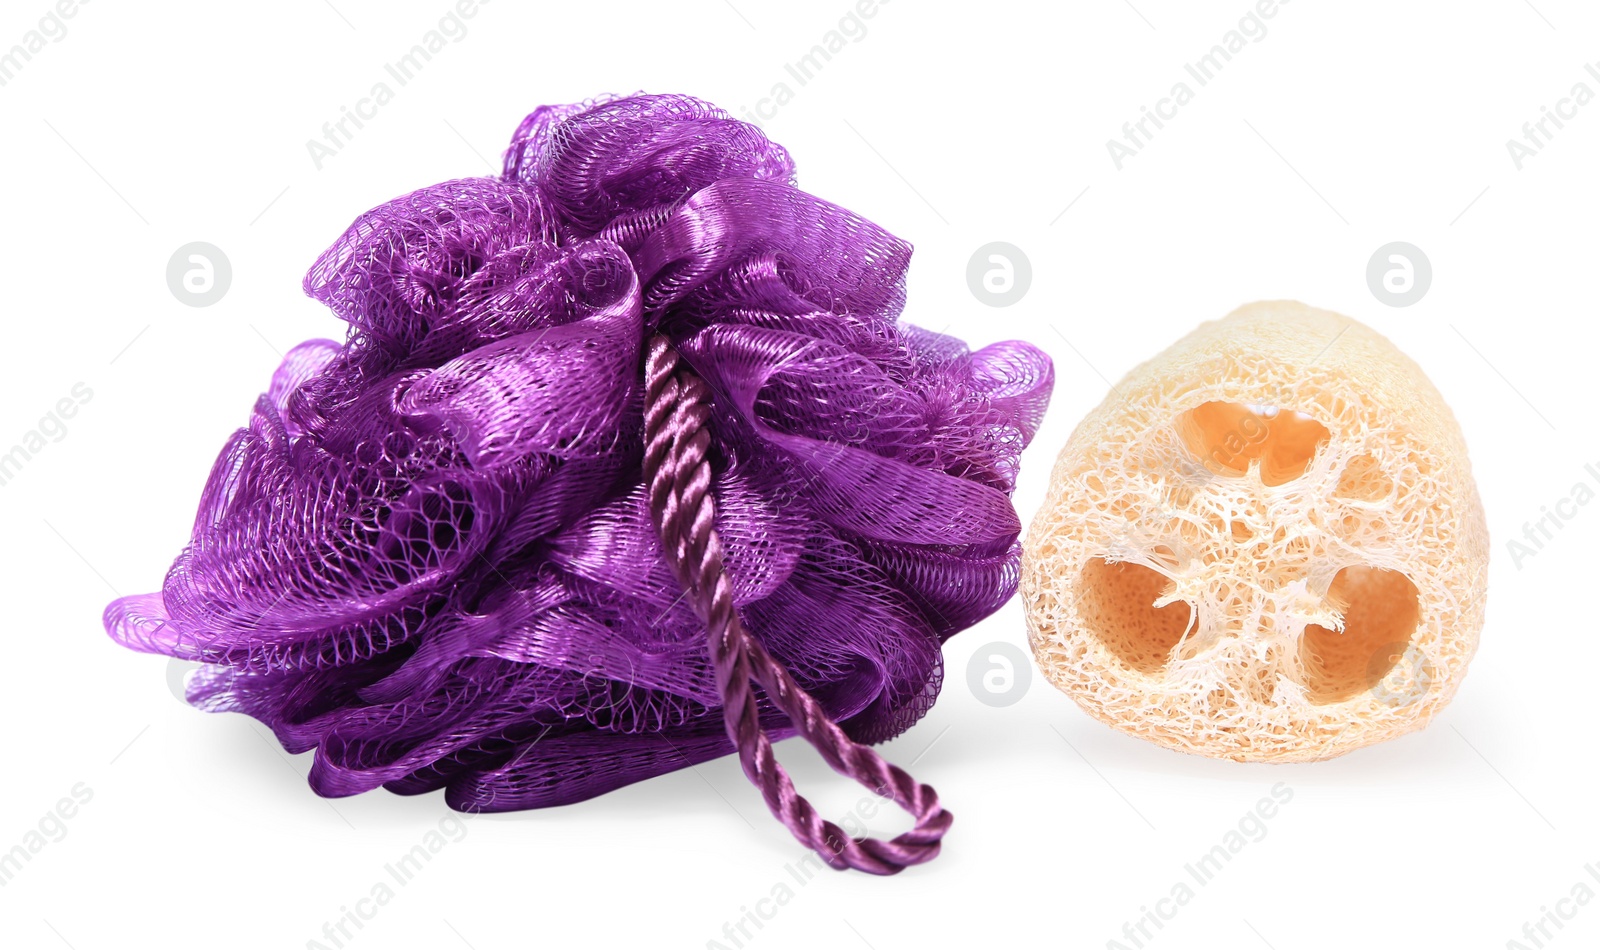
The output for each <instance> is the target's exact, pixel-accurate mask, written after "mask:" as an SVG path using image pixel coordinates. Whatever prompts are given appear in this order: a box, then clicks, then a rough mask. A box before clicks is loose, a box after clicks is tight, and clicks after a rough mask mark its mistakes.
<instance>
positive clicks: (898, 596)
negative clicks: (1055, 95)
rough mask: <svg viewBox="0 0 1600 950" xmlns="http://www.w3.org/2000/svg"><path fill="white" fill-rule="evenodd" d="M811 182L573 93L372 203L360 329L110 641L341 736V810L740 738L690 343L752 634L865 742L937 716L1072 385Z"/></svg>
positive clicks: (332, 347)
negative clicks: (676, 391) (658, 357)
mask: <svg viewBox="0 0 1600 950" xmlns="http://www.w3.org/2000/svg"><path fill="white" fill-rule="evenodd" d="M793 172H794V166H793V162H792V161H791V160H790V158H789V155H788V153H787V152H786V151H784V149H783V148H781V147H780V146H778V145H776V144H774V143H772V142H770V141H768V140H767V139H766V137H765V136H764V135H762V133H761V132H760V130H759V129H757V128H755V127H754V126H751V125H749V124H746V123H744V122H740V121H737V120H735V119H733V118H731V117H729V116H728V115H727V114H726V113H724V112H722V111H720V110H718V109H716V108H714V107H712V106H710V105H708V104H706V103H703V102H700V101H698V100H695V99H691V98H687V97H681V96H645V95H639V96H631V97H624V98H616V99H609V100H602V101H597V102H591V103H585V104H581V105H573V106H546V107H543V108H540V109H538V110H536V111H535V112H534V113H533V114H532V115H530V116H529V117H528V118H527V119H526V120H525V121H524V122H523V123H522V125H521V127H520V128H519V129H518V130H517V132H516V135H515V138H514V139H513V141H512V144H511V147H510V149H509V150H508V151H507V154H506V162H505V169H504V173H503V175H502V176H501V177H499V178H475V179H464V180H460V181H451V182H445V183H443V184H439V185H435V186H433V187H430V188H424V189H422V190H421V191H417V192H414V193H412V194H410V195H406V196H404V197H401V198H397V199H395V200H394V201H391V202H388V203H387V204H384V205H382V206H380V207H378V208H375V209H373V210H372V211H369V212H367V213H366V214H363V215H361V216H360V217H359V218H357V219H356V221H355V223H354V224H352V225H351V227H350V228H349V230H347V231H346V232H345V233H344V235H342V236H341V237H340V238H339V239H338V240H337V241H336V242H334V244H333V246H332V247H331V248H329V249H328V251H327V252H326V253H324V254H323V255H322V257H321V258H319V259H318V260H317V262H316V263H315V264H314V265H313V266H312V268H311V270H310V273H309V274H308V275H307V277H306V290H307V292H308V293H309V294H310V295H311V296H313V297H315V298H316V299H318V300H320V301H322V302H324V303H325V304H327V306H328V307H329V309H331V310H332V311H333V312H334V314H335V315H337V316H338V317H339V318H340V319H342V320H344V321H345V322H346V323H347V324H348V325H349V329H348V332H347V335H346V339H345V341H344V342H343V343H342V344H341V343H335V342H331V341H326V340H317V341H311V342H308V343H304V344H301V345H300V346H298V347H296V348H295V349H293V350H292V351H290V353H289V354H288V355H287V356H286V357H285V358H284V361H283V364H282V365H281V366H280V367H279V369H278V371H277V372H276V373H275V374H274V376H273V378H272V379H271V381H270V382H269V384H268V386H267V392H266V393H265V394H264V395H263V396H262V397H261V398H260V400H258V401H257V403H256V405H255V408H254V410H253V412H252V413H251V415H250V418H249V421H248V423H247V424H246V426H245V427H244V428H241V429H240V430H239V431H238V432H236V433H235V434H234V435H233V437H232V438H231V439H229V441H228V443H227V444H226V445H225V446H224V447H223V449H222V452H221V454H220V455H219V457H218V459H217V462H216V464H215V466H214V468H213V470H212V473H211V477H210V479H209V481H208V482H207V484H206V486H205V489H204V491H203V493H202V495H201V499H200V505H199V512H198V514H197V517H196V519H195V524H194V530H193V534H192V537H191V540H190V542H189V544H188V546H187V547H186V548H185V549H184V550H183V552H182V553H181V554H180V555H179V557H178V559H177V561H176V563H174V564H173V566H172V568H171V570H170V572H169V573H168V575H167V578H166V582H165V584H164V585H163V586H162V589H161V591H160V592H159V593H156V594H146V595H140V596H135V597H126V598H123V599H121V600H118V601H116V602H115V603H113V604H112V605H111V606H110V607H109V608H108V609H107V610H106V615H105V622H106V628H107V630H108V631H109V633H110V634H111V636H112V637H113V638H114V639H116V640H117V641H118V642H120V643H122V644H124V645H126V646H128V647H131V648H133V649H136V650H143V651H146V652H153V653H162V654H166V655H169V656H174V657H181V658H184V659H188V660H195V661H199V662H201V663H202V664H203V665H202V666H201V668H200V669H199V670H197V671H196V672H195V673H194V674H193V675H192V676H191V679H190V681H189V686H188V696H189V700H190V701H191V702H192V703H194V704H195V705H196V706H199V707H201V708H203V709H207V710H212V711H233V712H242V713H245V714H247V715H250V716H254V717H255V718H257V719H259V720H260V721H261V722H263V723H265V724H266V725H267V726H269V727H271V728H272V730H273V731H274V733H275V734H276V735H277V737H278V739H279V740H280V741H281V742H282V743H283V745H284V747H285V748H286V749H288V750H290V751H292V752H301V751H307V750H315V752H316V758H315V764H314V766H313V768H312V772H311V784H312V786H313V788H315V789H316V791H318V792H319V793H321V794H324V795H350V794H355V793H357V792H361V791H365V790H368V789H371V788H374V787H377V786H379V785H382V786H385V787H387V788H389V789H391V790H393V791H396V792H399V793H402V794H415V793H421V792H427V791H431V790H434V789H438V788H444V789H446V797H447V800H448V801H449V803H450V804H451V806H453V807H455V808H459V809H465V810H482V811H496V810H507V809H516V808H530V807H540V806H546V805H558V804H563V803H567V802H573V801H578V800H581V799H584V798H588V797H591V796H593V795H597V794H600V793H602V792H606V791H609V790H611V789H614V788H617V787H619V786H622V785H626V784H628V783H630V782H635V781H638V780H640V779H643V778H647V777H649V776H652V775H657V774H660V773H663V772H667V771H671V770H674V769H678V768H682V767H684V766H686V765H690V764H693V763H696V762H701V761H704V760H706V759H710V758H713V757H716V756H720V755H723V754H726V753H727V752H729V751H731V750H732V748H733V746H732V744H731V743H730V741H729V739H728V737H727V735H726V733H725V731H724V724H723V718H722V710H721V709H720V702H721V700H720V698H719V692H718V686H717V682H716V679H715V677H714V675H713V671H712V668H711V665H710V658H709V655H708V650H707V645H706V628H705V626H704V624H703V623H702V621H701V620H700V619H699V618H698V617H697V616H696V615H695V613H694V611H693V610H692V609H691V607H690V606H689V604H687V603H685V597H684V596H683V595H684V591H683V588H682V586H681V585H680V584H679V582H678V580H677V579H676V576H675V575H674V573H673V571H672V570H671V569H669V567H668V565H667V562H666V560H665V558H664V555H663V551H662V547H661V542H660V536H659V534H658V533H657V528H656V525H655V524H654V523H653V522H652V520H651V511H650V508H649V504H648V502H647V497H646V486H645V484H644V483H643V479H642V476H641V453H642V451H643V448H642V439H643V425H644V421H643V399H644V393H643V386H644V380H643V359H644V351H643V346H644V341H645V340H646V339H647V338H648V337H649V336H651V335H652V334H657V333H659V334H664V335H665V336H666V337H667V338H669V339H670V341H671V343H672V345H673V346H674V347H676V350H677V352H679V353H681V355H682V359H683V360H684V361H685V363H686V364H687V366H688V367H689V368H690V369H691V370H692V371H693V372H694V373H696V374H698V375H699V377H701V378H703V379H704V380H705V382H706V383H707V384H708V385H709V386H710V389H711V392H712V406H711V419H710V429H711V432H712V435H713V438H712V444H711V448H710V461H711V464H712V471H713V473H714V474H713V485H712V495H713V496H714V498H715V502H716V530H717V532H718V533H719V534H720V536H721V539H722V544H723V547H724V549H725V552H726V553H725V560H726V569H727V572H728V575H729V579H730V581H731V583H732V588H733V600H734V603H735V605H736V606H737V609H738V613H739V615H740V616H741V617H742V619H743V621H744V624H745V626H746V627H748V629H749V630H750V631H751V632H752V633H753V635H754V636H755V637H757V638H758V639H759V640H760V641H761V643H762V644H764V646H765V647H766V649H767V650H768V651H769V652H770V653H771V654H772V655H773V656H774V657H775V658H776V659H777V660H778V661H780V662H781V663H782V664H783V665H784V666H786V667H787V668H788V670H789V671H790V672H791V673H792V674H793V676H794V678H795V680H796V681H797V682H798V684H799V685H800V686H801V687H803V688H804V689H805V690H806V691H808V692H810V693H811V694H812V695H813V696H815V697H816V698H817V700H819V701H820V702H821V704H822V706H823V708H824V709H825V710H826V711H827V712H828V713H829V714H830V715H831V716H832V717H834V718H835V719H836V720H837V721H839V722H840V723H841V724H842V725H843V727H844V729H845V731H846V732H847V733H848V734H849V735H850V736H851V737H853V738H855V739H857V740H859V741H865V742H878V741H882V740H884V739H888V738H890V737H892V736H894V735H897V734H899V733H900V732H902V731H903V730H905V729H906V728H908V727H909V726H910V725H912V724H913V723H914V722H916V721H917V719H918V718H920V717H921V716H922V715H923V714H924V713H925V712H926V711H927V710H928V708H929V707H930V706H931V705H932V703H933V701H934V698H935V697H936V695H937V693H938V689H939V685H940V681H941V677H942V665H941V657H940V646H941V644H942V643H943V641H944V640H945V639H946V638H947V637H949V636H950V635H952V634H954V633H956V632H957V631H959V630H961V629H963V628H965V627H968V626H970V625H972V624H973V623H975V622H977V621H978V620H980V619H982V618H983V617H985V616H987V615H989V614H990V613H992V612H993V611H994V610H996V609H997V608H998V607H999V606H1000V605H1001V604H1003V603H1004V602H1005V601H1006V600H1007V599H1008V598H1010V597H1011V596H1012V594H1013V592H1014V590H1015V587H1016V583H1017V569H1018V555H1019V551H1018V544H1017V537H1018V533H1019V528H1020V525H1019V522H1018V519H1017V516H1016V513H1015V511H1014V510H1013V508H1012V507H1011V503H1010V499H1009V495H1010V492H1011V490H1012V488H1013V487H1014V485H1015V480H1016V475H1017V465H1018V459H1019V456H1020V453H1021V451H1022V449H1023V447H1024V446H1026V445H1027V443H1028V441H1029V440H1030V439H1031V438H1032V436H1033V434H1034V432H1035V430H1036V429H1037V427H1038V425H1039V421H1040V418H1041V416H1042V415H1043V412H1044V409H1045V404H1046V402H1047V401H1048V398H1049V393H1050V386H1051V381H1052V370H1051V366H1050V363H1049V360H1048V359H1047V358H1046V357H1045V356H1044V355H1043V354H1042V353H1041V352H1039V351H1038V350H1036V349H1034V348H1033V347H1031V346H1028V345H1026V344H1022V343H999V344H995V345H993V346H989V347H987V348H984V349H981V350H978V351H977V352H969V351H968V350H967V348H966V347H965V346H964V345H962V344H961V343H960V341H958V340H954V339H952V338H949V337H945V336H941V335H938V334H933V333H928V332H926V331H923V330H918V329H916V328H914V327H911V326H909V325H905V324H900V323H898V322H897V320H898V317H899V314H900V310H901V308H902V306H903V305H904V303H905V273H906V268H907V266H908V264H909V261H910V256H911V247H910V245H908V244H906V243H905V242H904V241H901V240H900V239H898V238H896V237H894V236H893V235H891V234H889V233H888V232H886V231H884V230H883V229H881V228H879V227H878V226H876V225H874V224H872V223H871V222H869V221H866V220H865V219H863V218H861V217H859V216H857V215H854V214H852V213H851V212H849V211H846V210H844V209H843V208H839V207H837V206H835V205H832V204H829V203H828V202H825V201H822V200H821V199H818V198H815V197H813V196H811V195H808V194H806V193H804V192H802V191H799V190H797V189H796V188H794V186H793V184H792V179H793ZM760 718H761V722H762V724H763V725H764V726H765V727H766V729H767V730H768V731H769V732H770V734H771V735H772V736H773V737H775V738H776V737H780V736H784V735H790V734H792V733H793V728H792V727H791V725H790V724H789V722H788V721H787V720H786V719H785V717H784V716H783V715H782V714H781V713H780V712H778V711H777V710H776V709H775V708H773V707H771V706H769V705H768V704H767V700H766V699H765V698H764V697H763V698H762V699H761V707H760Z"/></svg>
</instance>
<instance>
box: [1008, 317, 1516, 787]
mask: <svg viewBox="0 0 1600 950" xmlns="http://www.w3.org/2000/svg"><path fill="white" fill-rule="evenodd" d="M1488 562H1489V537H1488V529H1487V527H1486V526H1485V524H1484V515H1483V506H1482V504H1481V503H1480V502H1479V500H1478V492H1477V488H1476V487H1475V486H1474V484H1473V481H1472V473H1471V470H1470V467H1469V465H1468V461H1467V448H1466V444H1465V443H1464V442H1463V440H1462V438H1461V431H1460V429H1459V428H1458V427H1457V425H1456V422H1455V418H1454V417H1453V416H1452V415H1451V413H1450V409H1449V407H1447V406H1446V405H1445V404H1444V400H1443V399H1442V398H1441V397H1440V395H1439V393H1438V391H1437V390H1435V389H1434V387H1433V384H1432V383H1430V382H1429V381H1428V379H1427V377H1425V376H1424V375H1423V374H1422V370H1421V369H1420V368H1418V367H1417V365H1416V364H1415V363H1413V362H1412V361H1411V360H1410V359H1408V358H1407V357H1406V356H1405V355H1404V354H1402V353H1401V352H1400V351H1399V350H1397V349H1395V347H1394V345H1393V344H1391V343H1390V342H1389V341H1388V340H1386V339H1384V338H1383V337H1382V336H1380V335H1378V334H1377V333H1374V332H1373V331H1372V330H1369V329H1368V328H1366V327H1365V326H1362V325H1361V324H1359V323H1357V322H1355V321H1354V320H1351V319H1349V318H1347V317H1342V316H1340V315H1338V314H1335V313H1329V312H1328V311H1325V310H1316V309H1313V308H1310V307H1307V306H1305V305H1304V304H1300V303H1294V302H1287V301H1279V302H1270V303H1257V304H1251V305H1249V306H1246V307H1242V308H1240V309H1239V310H1237V311H1235V312H1234V313H1232V314H1230V315H1229V316H1228V317H1226V318H1225V319H1222V320H1217V321H1213V322H1211V323H1206V324H1204V325H1202V326H1201V327H1200V328H1199V329H1197V330H1195V331H1194V332H1193V333H1190V334H1189V335H1188V336H1186V337H1184V338H1183V339H1182V340H1179V341H1178V342H1177V343H1176V344H1174V345H1173V346H1172V347H1170V348H1169V349H1167V350H1166V351H1165V352H1163V353H1161V354H1160V355H1158V356H1157V357H1156V358H1155V359H1153V360H1150V361H1149V362H1147V363H1145V364H1143V365H1141V366H1139V367H1138V368H1136V369H1134V370H1133V372H1131V373H1129V374H1128V376H1127V378H1125V379H1124V380H1123V381H1122V382H1121V383H1120V384H1118V385H1117V387H1116V388H1115V389H1114V390H1113V391H1112V392H1111V393H1110V395H1108V396H1107V397H1106V399H1105V401H1104V402H1103V403H1101V404H1100V406H1099V407H1098V408H1096V409H1095V410H1094V411H1093V412H1091V413H1090V414H1089V415H1088V417H1087V418H1085V419H1084V420H1083V422H1082V423H1080V424H1079V425H1078V428H1077V430H1076V431H1074V432H1073V434H1072V437H1071V438H1070V439H1069V440H1068V441H1067V444H1066V447H1065V448H1063V449H1062V450H1061V455H1060V456H1059V458H1057V460H1056V465H1055V469H1054V470H1053V472H1052V474H1051V480H1050V490H1049V495H1048V497H1047V499H1046V501H1045V503H1044V506H1043V507H1042V508H1040V509H1039V512H1038V514H1037V515H1036V516H1035V518H1034V520H1033V524H1032V527H1031V528H1030V530H1029V533H1028V538H1027V542H1026V545H1025V548H1024V554H1023V567H1022V571H1023V574H1022V596H1023V599H1024V604H1025V606H1026V611H1027V617H1028V639H1029V643H1030V645H1031V646H1032V649H1033V653H1034V657H1035V659H1036V660H1037V661H1038V663H1039V666H1040V668H1041V669H1042V670H1043V671H1044V674H1045V675H1046V676H1047V677H1048V678H1049V679H1050V680H1051V681H1052V682H1054V683H1055V684H1056V686H1058V687H1060V688H1061V689H1062V690H1064V691H1065V692H1066V693H1067V694H1068V695H1070V696H1072V697H1073V699H1075V700H1077V702H1078V703H1079V704H1080V705H1081V706H1083V708H1084V709H1086V710H1088V711H1089V712H1090V713H1091V714H1093V715H1094V716H1095V717H1096V718H1098V719H1100V720H1102V721H1103V722H1106V723H1108V724H1110V725H1112V726H1115V727H1116V728H1118V729H1121V730H1124V731H1126V732H1129V733H1132V734H1134V735H1137V736H1141V737H1143V738H1146V739H1149V740H1151V741H1153V742H1156V743H1159V744H1161V745H1164V746H1169V747H1171V748H1175V749H1180V750H1182V751H1185V752H1195V753H1200V754H1202V755H1210V756H1218V757H1224V758H1230V759H1238V760H1248V761H1262V760H1271V761H1281V762H1292V761H1305V760H1312V759H1323V758H1328V757H1330V756H1335V755H1340V754H1342V753H1345V752H1349V751H1350V750H1352V749H1356V748H1359V747H1361V746H1364V745H1368V744H1371V743H1373V742H1379V741H1381V740H1384V739H1388V738H1392V737H1394V736H1397V735H1400V734H1402V733H1405V732H1409V731H1411V730H1413V729H1417V728H1420V727H1421V726H1423V725H1424V724H1426V723H1427V722H1428V720H1429V719H1431V718H1432V717H1433V715H1434V714H1435V713H1437V712H1438V711H1439V710H1440V709H1441V708H1442V707H1443V706H1444V704H1445V703H1447V702H1449V700H1450V697H1451V696H1452V695H1453V694H1454V693H1455V691H1456V687H1457V686H1458V685H1460V683H1461V679H1462V677H1463V676H1464V675H1465V673H1466V669H1467V663H1468V661H1469V660H1471V659H1472V655H1473V653H1474V651H1475V650H1476V649H1477V645H1478V632H1479V630H1480V628H1481V627H1482V625H1483V615H1484V594H1485V588H1486V584H1487V577H1488Z"/></svg>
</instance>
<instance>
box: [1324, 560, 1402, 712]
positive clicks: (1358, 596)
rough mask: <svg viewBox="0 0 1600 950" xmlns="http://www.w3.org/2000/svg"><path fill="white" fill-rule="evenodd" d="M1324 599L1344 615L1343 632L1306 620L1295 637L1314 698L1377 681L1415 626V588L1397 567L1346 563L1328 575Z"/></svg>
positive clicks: (1337, 696)
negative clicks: (1303, 629)
mask: <svg viewBox="0 0 1600 950" xmlns="http://www.w3.org/2000/svg"><path fill="white" fill-rule="evenodd" d="M1328 599H1329V600H1330V601H1332V602H1333V604H1334V605H1335V606H1337V607H1338V608H1339V611H1340V613H1341V614H1342V615H1343V616H1344V632H1343V633H1340V632H1338V631H1337V630H1329V629H1328V628H1326V627H1324V626H1321V625H1320V624H1310V625H1308V626H1307V627H1306V632H1305V636H1304V637H1302V638H1301V640H1300V659H1301V662H1302V664H1303V665H1304V667H1305V669H1306V674H1307V681H1306V684H1305V685H1306V691H1307V692H1308V693H1310V696H1311V701H1312V702H1314V703H1337V702H1343V701H1344V700H1346V699H1349V698H1350V697H1352V696H1355V695H1356V694H1358V693H1363V692H1366V691H1367V690H1369V689H1371V688H1372V687H1374V686H1376V685H1378V682H1379V681H1380V680H1382V679H1383V678H1384V677H1385V676H1387V675H1389V671H1390V670H1392V669H1394V666H1395V664H1396V663H1398V662H1400V659H1401V657H1403V656H1404V655H1405V652H1406V648H1407V647H1408V646H1410V644H1411V635H1412V634H1413V633H1415V632H1416V630H1417V616H1418V610H1417V588H1416V585H1415V584H1412V583H1411V579H1410V578H1408V577H1406V576H1405V575H1404V574H1402V573H1400V572H1399V571H1385V570H1383V569H1381V568H1376V567H1366V566H1355V567H1347V568H1345V569H1344V570H1342V571H1340V572H1339V573H1338V574H1337V575H1335V577H1334V578H1333V586H1332V587H1331V588H1329V590H1328Z"/></svg>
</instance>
